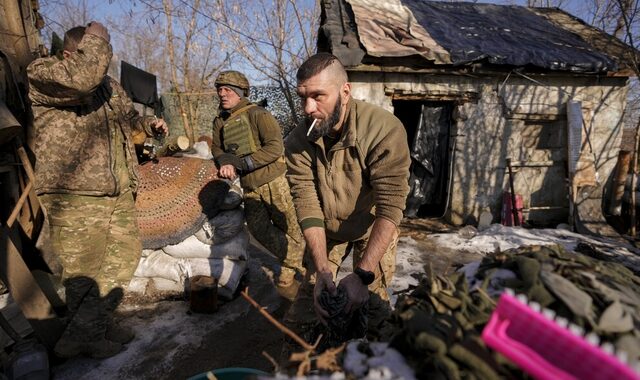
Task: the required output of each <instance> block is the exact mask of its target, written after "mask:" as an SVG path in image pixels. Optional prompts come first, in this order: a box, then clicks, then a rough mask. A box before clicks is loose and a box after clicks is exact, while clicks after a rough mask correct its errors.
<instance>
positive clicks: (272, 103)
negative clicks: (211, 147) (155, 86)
mask: <svg viewBox="0 0 640 380" xmlns="http://www.w3.org/2000/svg"><path fill="white" fill-rule="evenodd" d="M209 91H211V94H203V95H184V99H186V101H187V102H191V104H192V107H193V110H194V113H195V114H196V123H195V125H194V130H195V134H196V137H199V136H211V129H212V125H213V119H214V118H215V117H216V115H217V114H218V96H217V95H215V94H214V93H213V92H214V90H213V89H211V90H209ZM294 98H295V101H296V106H297V107H298V109H299V107H300V104H299V101H298V99H297V96H296V97H294ZM249 100H251V101H252V102H261V101H263V100H266V102H267V106H266V107H265V108H266V109H267V110H268V111H269V112H271V113H272V114H273V116H274V117H275V118H276V119H277V120H278V123H280V126H282V130H283V134H284V135H285V136H286V135H287V134H288V133H289V131H291V129H292V128H293V127H294V126H295V123H294V120H293V117H292V116H291V112H290V111H289V106H288V104H287V100H286V98H285V97H284V95H283V94H282V91H280V89H279V88H277V87H273V86H260V87H251V89H250V94H249ZM162 104H163V106H164V113H163V117H164V119H165V120H166V121H167V123H168V124H169V130H170V135H174V136H175V135H182V134H185V133H184V129H183V127H182V118H181V116H180V107H179V106H178V98H177V96H175V95H174V94H169V93H166V94H163V95H162ZM298 114H299V115H302V110H300V109H299V112H298Z"/></svg>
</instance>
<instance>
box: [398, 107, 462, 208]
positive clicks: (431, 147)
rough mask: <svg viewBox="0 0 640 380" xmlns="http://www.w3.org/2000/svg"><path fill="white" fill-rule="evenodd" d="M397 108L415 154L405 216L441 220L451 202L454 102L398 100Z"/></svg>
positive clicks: (413, 154) (412, 152) (410, 147)
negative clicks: (450, 170)
mask: <svg viewBox="0 0 640 380" xmlns="http://www.w3.org/2000/svg"><path fill="white" fill-rule="evenodd" d="M393 107H394V114H395V115H396V116H397V117H398V118H399V119H400V121H402V124H404V127H405V128H406V130H407V139H408V140H409V141H408V142H409V149H410V151H411V169H410V170H411V176H410V177H409V186H410V192H409V196H408V197H407V208H406V209H405V216H407V217H410V218H424V217H440V216H442V215H443V214H444V212H445V210H446V208H447V203H448V198H449V194H448V191H449V186H448V185H449V178H450V175H451V173H450V172H449V166H450V162H451V161H450V160H451V157H450V151H451V149H450V145H451V140H450V136H451V133H450V131H451V121H452V111H453V102H430V101H420V100H394V101H393Z"/></svg>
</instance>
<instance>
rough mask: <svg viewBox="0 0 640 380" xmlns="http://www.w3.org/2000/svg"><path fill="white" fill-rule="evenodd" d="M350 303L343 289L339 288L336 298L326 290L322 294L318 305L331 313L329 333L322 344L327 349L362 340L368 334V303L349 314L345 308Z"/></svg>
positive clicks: (328, 320) (328, 322) (328, 321)
mask: <svg viewBox="0 0 640 380" xmlns="http://www.w3.org/2000/svg"><path fill="white" fill-rule="evenodd" d="M348 301H349V299H348V297H347V292H346V291H345V290H344V289H343V288H341V287H338V289H337V293H336V295H335V296H332V295H331V293H329V292H328V291H326V290H323V291H322V293H320V297H319V299H318V303H320V306H321V307H322V308H323V309H324V310H326V311H327V313H329V317H328V318H327V324H328V333H327V334H325V337H324V340H323V342H322V343H323V344H324V345H326V346H327V347H335V346H338V345H340V344H341V343H343V342H346V341H348V340H351V339H359V338H362V337H364V336H365V334H366V333H367V312H368V310H369V306H368V303H365V304H364V305H362V306H361V307H360V308H359V309H357V310H355V311H353V312H351V313H350V314H347V313H346V312H345V311H344V308H345V306H346V305H347V302H348Z"/></svg>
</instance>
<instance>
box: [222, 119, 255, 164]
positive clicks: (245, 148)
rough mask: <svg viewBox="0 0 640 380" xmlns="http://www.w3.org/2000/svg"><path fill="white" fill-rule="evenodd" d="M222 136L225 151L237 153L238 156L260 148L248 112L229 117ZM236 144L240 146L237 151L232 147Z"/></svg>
mask: <svg viewBox="0 0 640 380" xmlns="http://www.w3.org/2000/svg"><path fill="white" fill-rule="evenodd" d="M222 138H223V141H224V150H225V152H229V153H235V155H236V156H239V157H243V156H246V155H249V154H251V153H254V152H255V151H257V150H258V144H257V143H256V137H255V136H254V133H253V130H252V128H251V123H250V122H249V115H248V114H247V113H246V112H243V113H241V114H240V115H231V117H229V119H228V120H227V121H226V122H225V124H224V126H223V127H222ZM234 146H237V147H238V148H237V149H236V150H235V151H233V149H232V147H234Z"/></svg>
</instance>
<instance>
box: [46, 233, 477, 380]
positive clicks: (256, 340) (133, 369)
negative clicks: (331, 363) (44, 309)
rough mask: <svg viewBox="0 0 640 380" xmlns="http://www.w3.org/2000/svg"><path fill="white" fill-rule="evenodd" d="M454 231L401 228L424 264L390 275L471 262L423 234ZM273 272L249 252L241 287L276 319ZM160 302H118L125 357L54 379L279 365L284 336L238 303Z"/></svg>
mask: <svg viewBox="0 0 640 380" xmlns="http://www.w3.org/2000/svg"><path fill="white" fill-rule="evenodd" d="M454 230H455V228H452V227H450V226H447V225H446V224H443V223H441V222H439V221H438V220H414V221H405V223H403V225H402V228H401V237H402V236H410V237H412V238H413V239H414V240H415V244H418V249H412V252H416V251H417V252H419V254H420V255H421V256H422V255H429V256H430V257H429V258H428V259H426V260H425V257H420V258H416V259H415V260H412V259H411V258H409V259H408V260H405V261H404V262H405V264H404V266H400V267H398V268H397V272H402V273H405V274H406V273H409V272H415V271H421V270H422V266H423V265H424V262H425V261H427V262H429V263H430V264H431V265H432V268H433V269H434V270H436V271H449V270H453V267H454V266H455V264H460V263H464V262H469V261H472V260H477V259H478V258H479V256H478V254H472V253H468V254H467V253H465V252H455V251H453V250H451V249H440V248H438V247H435V246H433V244H432V243H430V242H429V241H428V239H426V236H428V234H430V233H435V232H451V231H454ZM400 254H403V253H402V252H400V247H399V255H400ZM277 266H278V264H277V260H276V259H275V258H274V257H272V256H270V255H269V254H267V253H265V252H264V251H262V250H261V249H258V248H255V249H253V250H252V252H251V261H250V265H249V273H248V275H247V278H246V280H245V285H246V286H249V293H250V295H251V296H252V297H253V298H254V299H255V300H256V301H257V302H258V303H260V304H261V305H262V306H265V307H266V308H267V310H268V311H269V312H270V313H271V314H272V315H273V316H274V317H275V318H276V319H278V320H280V319H281V318H282V317H283V316H284V314H285V312H286V311H287V310H288V308H289V306H290V304H291V302H290V300H289V299H288V298H287V297H283V296H282V295H280V294H279V293H278V291H277V290H276V288H275V287H274V285H273V281H272V277H273V276H272V273H273V270H274V268H276V267H277ZM287 296H288V297H291V294H287ZM162 298H163V295H161V294H156V295H155V297H154V298H152V299H150V298H145V299H144V300H143V299H141V298H139V297H128V298H126V299H125V302H124V304H123V305H122V310H123V311H121V313H120V315H119V320H120V321H121V323H124V324H126V325H128V326H130V327H132V328H133V329H134V330H135V331H136V339H135V340H134V341H133V342H131V343H130V344H129V345H128V346H127V350H126V351H124V352H123V353H121V354H119V355H117V356H115V357H113V358H109V359H106V360H102V361H98V360H93V359H87V358H78V359H72V360H69V361H66V362H64V363H54V366H53V375H54V376H53V378H54V379H76V378H87V377H94V378H105V379H110V378H113V379H124V378H126V379H187V378H189V377H191V376H194V375H197V374H200V373H203V372H206V371H209V370H212V369H216V368H226V367H249V368H255V369H259V370H263V371H265V372H273V370H274V366H273V364H272V363H271V362H270V361H269V360H268V359H267V358H266V357H265V356H264V355H263V354H262V353H263V352H266V353H267V354H268V355H270V356H272V357H273V358H275V359H276V360H278V359H279V357H280V354H281V351H282V345H283V339H284V334H283V333H282V332H280V331H279V330H278V329H277V328H276V327H274V326H273V325H272V324H271V323H270V322H268V321H267V319H266V318H264V317H263V316H262V315H261V314H260V313H259V311H258V310H256V309H255V308H253V307H252V306H250V305H249V303H248V302H247V301H245V300H244V299H243V298H242V297H240V296H238V297H237V298H235V299H233V300H232V301H229V302H226V303H222V304H220V305H219V310H218V311H217V312H216V313H214V314H194V313H190V312H189V307H188V302H187V301H186V300H184V299H181V297H176V296H174V297H171V298H169V299H162ZM152 301H153V302H152Z"/></svg>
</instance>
